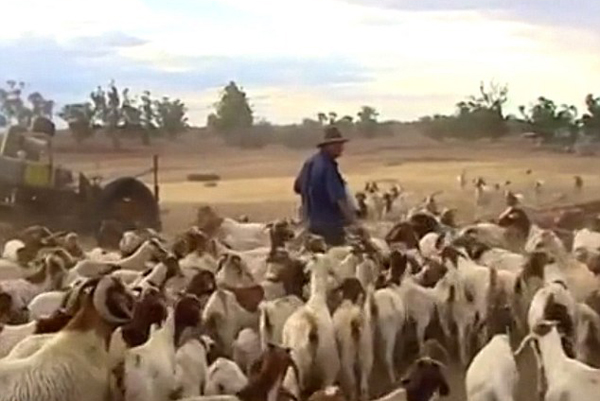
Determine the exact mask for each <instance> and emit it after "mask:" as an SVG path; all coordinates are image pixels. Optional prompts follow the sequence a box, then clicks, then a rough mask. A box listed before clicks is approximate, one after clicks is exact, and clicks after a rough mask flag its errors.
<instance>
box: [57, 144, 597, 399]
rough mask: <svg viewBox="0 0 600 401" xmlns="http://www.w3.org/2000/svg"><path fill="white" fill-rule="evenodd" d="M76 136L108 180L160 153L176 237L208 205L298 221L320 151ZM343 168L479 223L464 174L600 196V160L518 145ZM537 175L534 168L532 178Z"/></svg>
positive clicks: (530, 392) (369, 150) (399, 156)
mask: <svg viewBox="0 0 600 401" xmlns="http://www.w3.org/2000/svg"><path fill="white" fill-rule="evenodd" d="M67 139H68V138H66V139H65V140H64V141H65V143H64V144H62V145H60V144H59V146H58V149H59V151H60V153H59V155H58V161H59V162H60V163H63V164H65V165H68V166H70V167H72V168H74V169H78V170H81V171H84V172H86V173H89V174H100V175H102V176H104V177H105V178H107V179H108V178H111V177H116V176H119V175H123V174H136V173H139V172H141V171H143V170H144V169H146V168H148V167H150V163H151V155H152V154H153V153H158V154H160V156H161V158H160V181H161V201H162V208H163V210H164V216H163V221H164V227H165V231H167V233H173V232H175V231H177V230H181V229H184V228H186V227H187V225H188V224H189V223H190V222H191V221H192V220H193V218H194V214H195V208H196V207H197V206H198V205H200V204H211V205H214V206H216V208H217V209H218V210H219V211H220V212H221V213H223V214H226V215H231V216H237V215H240V214H246V215H248V216H249V217H250V218H251V219H252V220H255V221H260V220H268V219H273V218H276V217H282V216H291V215H292V213H293V210H294V205H295V202H296V199H295V197H294V196H293V194H292V191H291V187H292V182H293V178H294V175H295V174H296V172H297V171H298V169H299V168H300V166H301V164H302V162H303V160H304V158H306V157H307V156H309V155H310V154H311V152H312V151H313V150H306V151H295V150H290V149H285V148H282V147H279V146H269V147H266V148H264V149H262V150H239V149H232V148H226V147H224V146H223V145H221V144H220V142H219V141H217V140H215V139H212V138H205V139H199V138H197V137H196V138H194V137H192V136H188V137H185V138H182V139H181V140H180V141H179V142H178V143H168V144H157V145H154V146H153V147H152V148H141V147H138V146H137V144H136V145H135V148H133V147H132V148H131V149H129V150H127V151H122V152H119V153H114V152H110V151H108V150H107V151H105V150H103V149H102V147H103V146H105V145H103V144H93V145H91V148H90V149H88V150H86V151H85V152H84V153H82V152H74V151H73V150H72V149H69V148H72V145H70V144H69V143H68V141H67ZM128 146H129V145H128ZM131 146H133V145H131ZM340 165H341V170H342V172H343V173H344V175H345V176H346V177H347V178H348V180H349V182H350V185H351V187H352V189H353V190H358V189H361V188H362V187H363V185H364V182H365V181H366V180H385V179H391V180H397V181H398V182H399V183H400V184H401V185H402V186H403V187H404V188H405V189H406V191H408V192H409V193H410V199H411V200H412V201H413V202H418V201H419V200H421V199H422V198H423V197H424V196H426V195H428V194H430V193H432V192H435V191H443V192H442V193H441V195H440V196H439V197H438V200H439V201H440V203H441V204H443V205H448V206H453V207H456V208H458V210H459V217H460V218H461V219H462V220H470V219H472V218H473V213H474V211H473V209H474V207H473V205H474V193H473V189H472V186H470V187H469V188H468V189H466V190H464V191H461V190H459V188H458V183H457V179H456V177H457V175H458V174H460V172H461V170H462V169H466V170H467V175H468V179H469V180H471V179H472V178H474V177H476V176H482V177H484V178H485V179H486V180H487V181H488V183H489V184H494V183H504V182H505V181H506V180H510V181H512V183H513V184H512V188H513V190H515V191H516V192H522V193H523V194H524V195H525V196H526V197H527V199H528V200H527V203H532V202H533V200H532V189H533V183H534V182H535V180H538V179H539V180H542V181H544V182H545V185H544V193H543V195H542V199H541V203H544V204H552V203H554V200H555V199H556V198H557V197H559V196H560V195H563V196H566V197H567V202H575V201H580V200H582V199H578V198H577V197H576V195H574V191H573V187H574V186H573V176H574V175H575V174H578V175H580V176H582V177H583V179H584V181H585V188H584V193H583V195H582V197H584V198H587V199H591V198H594V197H598V198H600V176H598V161H597V160H596V159H595V158H593V157H586V158H584V157H577V156H574V155H567V154H558V153H549V152H545V151H540V150H537V149H536V148H534V146H533V145H532V144H530V143H527V142H521V141H517V140H515V141H506V142H501V143H496V144H490V143H469V144H465V143H450V144H439V143H434V142H430V141H428V140H426V139H423V138H418V137H413V136H410V137H403V136H395V137H392V138H389V139H377V140H371V141H362V140H360V141H359V140H357V141H353V142H351V143H349V144H348V146H347V152H346V154H345V156H344V157H343V158H342V159H341V160H340ZM529 169H531V170H532V172H531V174H529V175H528V174H526V171H527V170H529ZM194 172H195V173H197V172H214V173H216V174H219V175H220V176H221V178H222V180H221V181H220V182H218V185H217V186H216V187H206V186H205V185H204V184H203V183H196V182H187V181H186V176H187V174H189V173H194ZM146 178H148V179H149V178H150V177H146ZM520 364H521V367H522V369H521V372H522V377H521V386H520V390H519V398H518V400H520V401H530V400H533V399H534V389H535V384H534V383H535V376H534V375H535V372H534V366H535V365H534V363H533V360H532V356H531V355H530V353H529V352H527V353H526V355H525V357H524V360H523V361H520ZM490 369H493V366H490ZM450 376H451V380H452V390H453V396H452V397H451V398H450V399H451V400H455V401H459V400H464V399H465V398H464V390H463V385H462V383H463V380H464V379H463V375H462V373H461V369H457V368H453V369H451V372H450Z"/></svg>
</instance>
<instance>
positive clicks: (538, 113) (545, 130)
mask: <svg viewBox="0 0 600 401" xmlns="http://www.w3.org/2000/svg"><path fill="white" fill-rule="evenodd" d="M519 111H520V112H521V114H522V115H523V118H524V119H525V121H526V122H527V123H528V125H529V128H530V129H531V131H532V132H534V133H536V134H538V135H539V136H540V137H541V138H542V140H543V141H544V142H552V141H555V140H557V139H558V138H559V136H560V135H561V134H562V135H564V136H566V138H568V141H569V142H570V143H573V142H574V141H575V139H576V134H577V131H578V124H577V109H576V108H575V106H569V105H562V106H560V107H559V106H557V105H556V103H555V102H554V101H552V100H550V99H548V98H546V97H543V96H540V97H539V98H538V100H537V103H536V104H534V105H533V106H531V107H530V108H529V110H527V109H526V107H525V106H520V107H519Z"/></svg>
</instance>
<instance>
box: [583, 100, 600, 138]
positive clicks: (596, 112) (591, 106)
mask: <svg viewBox="0 0 600 401" xmlns="http://www.w3.org/2000/svg"><path fill="white" fill-rule="evenodd" d="M585 105H586V108H587V113H585V114H584V115H583V116H582V117H581V124H582V126H583V130H584V133H585V134H586V135H588V136H590V137H593V138H594V139H595V140H600V97H594V95H592V94H589V95H587V96H586V97H585Z"/></svg>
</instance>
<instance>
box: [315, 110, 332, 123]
mask: <svg viewBox="0 0 600 401" xmlns="http://www.w3.org/2000/svg"><path fill="white" fill-rule="evenodd" d="M317 120H318V121H319V123H320V124H321V125H325V124H327V121H328V120H329V118H328V117H327V114H326V113H323V112H319V113H318V114H317Z"/></svg>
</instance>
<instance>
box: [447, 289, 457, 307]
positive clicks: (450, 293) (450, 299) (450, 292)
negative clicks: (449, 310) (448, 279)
mask: <svg viewBox="0 0 600 401" xmlns="http://www.w3.org/2000/svg"><path fill="white" fill-rule="evenodd" d="M455 299H456V287H455V286H453V285H451V286H450V288H449V289H448V303H453V302H454V301H455Z"/></svg>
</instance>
